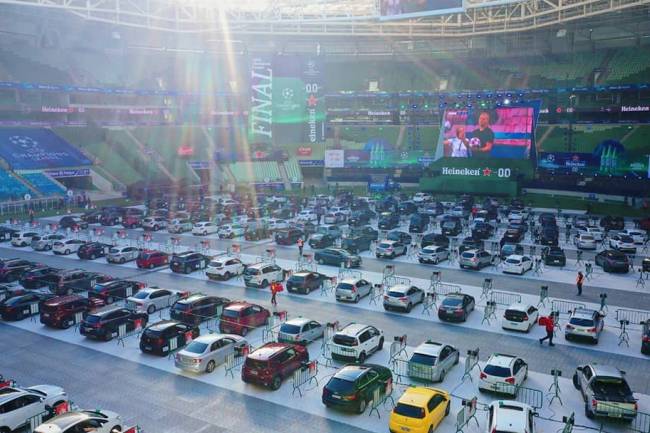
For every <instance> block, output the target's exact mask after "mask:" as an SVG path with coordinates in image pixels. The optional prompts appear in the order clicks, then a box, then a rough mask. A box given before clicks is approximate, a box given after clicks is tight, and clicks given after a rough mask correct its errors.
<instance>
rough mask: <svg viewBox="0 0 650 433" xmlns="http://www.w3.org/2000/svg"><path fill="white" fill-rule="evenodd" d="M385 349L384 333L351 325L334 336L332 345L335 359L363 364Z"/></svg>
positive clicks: (356, 324)
mask: <svg viewBox="0 0 650 433" xmlns="http://www.w3.org/2000/svg"><path fill="white" fill-rule="evenodd" d="M383 347H384V333H383V332H382V331H380V330H379V329H377V328H375V327H374V326H370V325H363V324H361V323H350V324H349V325H347V326H345V327H344V328H343V329H341V330H340V331H338V332H337V333H336V334H334V337H333V338H332V343H331V344H330V349H331V351H332V352H331V354H332V358H333V359H340V360H343V361H353V362H358V363H359V364H363V363H364V362H365V361H366V359H368V357H369V356H370V355H372V354H373V353H375V352H379V351H380V350H381V349H382V348H383Z"/></svg>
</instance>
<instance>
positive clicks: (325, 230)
mask: <svg viewBox="0 0 650 433" xmlns="http://www.w3.org/2000/svg"><path fill="white" fill-rule="evenodd" d="M316 233H318V234H323V235H329V236H331V237H332V238H334V239H338V238H340V237H341V236H342V234H343V232H342V231H341V227H340V226H338V225H320V226H318V229H317V230H316Z"/></svg>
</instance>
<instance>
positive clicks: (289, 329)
mask: <svg viewBox="0 0 650 433" xmlns="http://www.w3.org/2000/svg"><path fill="white" fill-rule="evenodd" d="M280 332H282V333H284V334H293V335H295V334H300V326H297V325H291V324H289V323H283V324H282V326H280Z"/></svg>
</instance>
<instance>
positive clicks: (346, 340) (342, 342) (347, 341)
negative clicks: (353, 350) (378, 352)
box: [333, 334, 357, 347]
mask: <svg viewBox="0 0 650 433" xmlns="http://www.w3.org/2000/svg"><path fill="white" fill-rule="evenodd" d="M333 341H334V343H336V344H338V345H339V346H348V347H352V346H356V345H357V339H356V338H354V337H350V336H349V335H340V334H337V335H335V336H334V338H333Z"/></svg>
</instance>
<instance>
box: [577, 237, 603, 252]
mask: <svg viewBox="0 0 650 433" xmlns="http://www.w3.org/2000/svg"><path fill="white" fill-rule="evenodd" d="M573 244H574V245H575V246H576V248H577V249H579V250H595V249H596V247H597V246H598V245H597V243H596V239H594V237H593V236H592V235H590V234H587V233H577V234H576V235H575V236H574V237H573Z"/></svg>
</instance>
